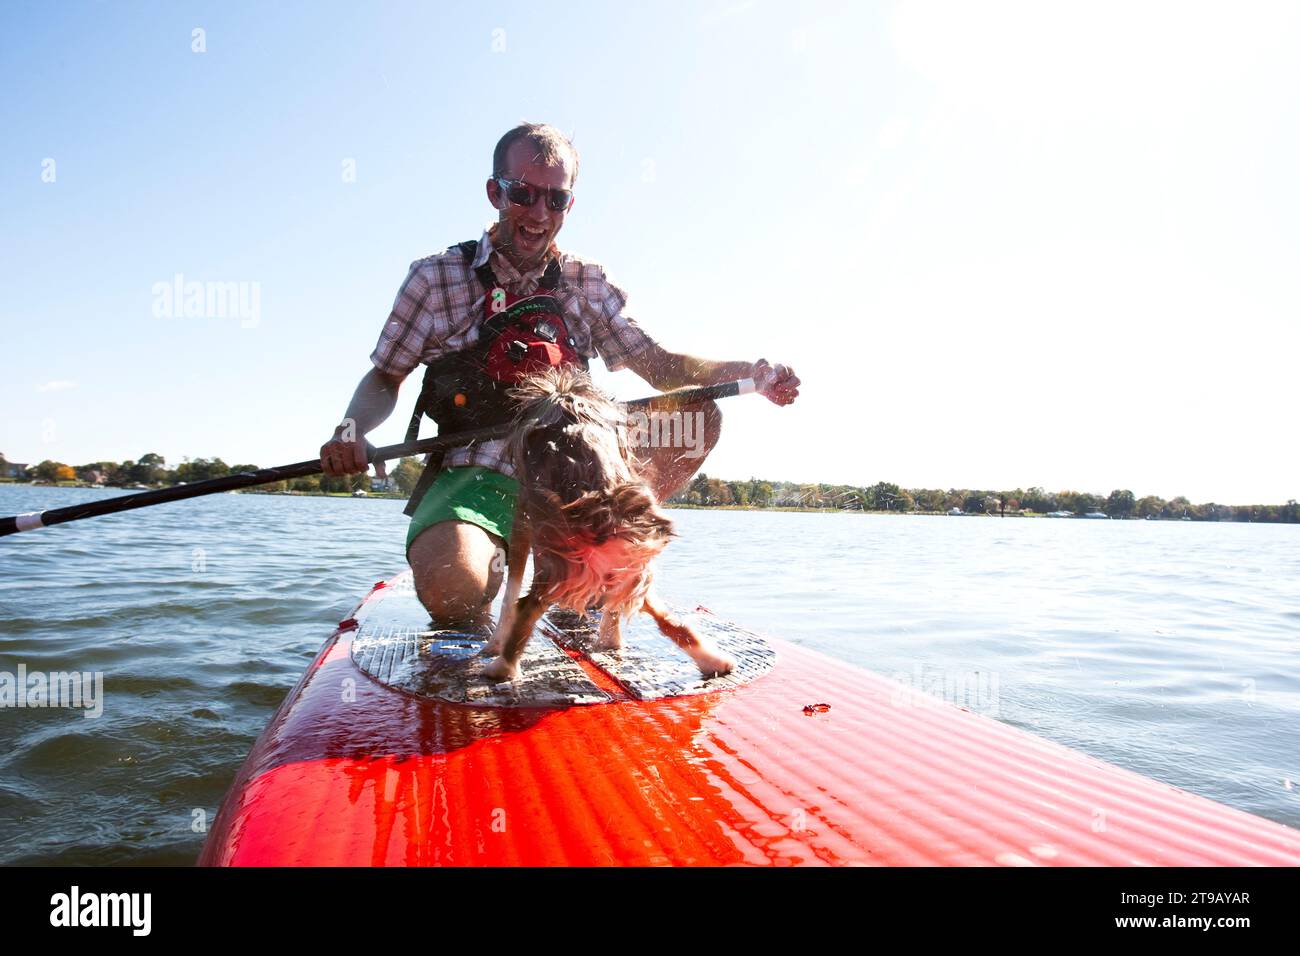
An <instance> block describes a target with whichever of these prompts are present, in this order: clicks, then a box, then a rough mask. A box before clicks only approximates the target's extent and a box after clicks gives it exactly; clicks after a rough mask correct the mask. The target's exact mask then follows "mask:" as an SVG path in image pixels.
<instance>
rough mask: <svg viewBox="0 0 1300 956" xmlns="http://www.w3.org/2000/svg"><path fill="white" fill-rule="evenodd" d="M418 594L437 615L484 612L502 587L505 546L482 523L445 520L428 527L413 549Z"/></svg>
mask: <svg viewBox="0 0 1300 956" xmlns="http://www.w3.org/2000/svg"><path fill="white" fill-rule="evenodd" d="M407 558H408V560H409V561H410V564H411V570H412V572H413V575H414V578H415V590H416V594H417V595H418V596H419V598H420V602H421V603H422V604H423V605H424V607H425V610H427V611H428V612H429V614H430V616H432V617H433V618H435V619H441V620H445V621H446V622H448V623H452V622H456V621H462V620H468V619H474V618H478V617H481V616H482V614H483V613H484V612H485V611H486V609H487V607H488V606H489V605H490V604H491V603H492V599H493V598H494V597H495V596H496V593H497V591H498V590H500V588H501V581H502V578H503V576H504V574H503V572H504V568H505V548H504V546H503V543H502V542H501V539H500V538H498V537H496V536H495V535H490V534H488V533H487V532H486V531H484V530H483V529H482V528H480V527H479V526H478V525H474V524H470V523H469V522H465V521H443V522H439V523H438V524H435V525H432V526H431V527H429V528H426V529H425V530H424V531H422V532H421V533H420V534H419V535H417V536H416V538H415V540H414V541H412V542H411V546H410V548H409V549H408V550H407Z"/></svg>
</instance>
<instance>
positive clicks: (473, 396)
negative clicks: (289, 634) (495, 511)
mask: <svg viewBox="0 0 1300 956" xmlns="http://www.w3.org/2000/svg"><path fill="white" fill-rule="evenodd" d="M456 248H458V249H459V250H460V253H461V255H463V256H464V257H465V258H466V259H467V260H468V261H470V262H473V261H474V258H475V257H476V256H477V255H478V242H477V241H475V240H473V239H471V240H469V241H467V242H462V243H460V244H459V245H458V246H457V247H456ZM474 272H475V275H477V276H478V280H479V282H480V283H482V285H483V291H484V293H485V294H484V298H483V313H484V314H483V324H482V325H481V326H480V327H479V338H478V341H477V342H475V343H474V344H473V345H470V346H468V347H466V348H464V349H461V350H459V351H456V352H451V353H449V354H447V355H443V356H440V357H439V358H436V359H434V360H433V361H432V362H430V363H429V366H428V368H427V369H426V370H425V373H424V383H423V385H421V386H420V397H419V398H417V399H416V402H415V409H414V410H413V412H412V414H411V421H410V423H409V424H408V425H407V427H406V440H407V441H415V440H416V439H417V438H418V437H419V435H420V423H421V422H422V421H423V420H424V416H425V415H428V416H429V417H430V418H432V419H433V420H434V422H436V423H437V425H438V435H439V436H440V437H441V436H446V435H455V434H456V433H458V432H463V431H470V430H473V429H476V428H490V427H492V426H494V425H504V424H506V423H507V422H509V421H510V420H511V419H512V418H514V415H515V406H516V403H515V401H514V400H513V399H511V398H510V397H509V396H508V395H507V392H508V390H509V389H510V388H511V387H513V386H514V385H516V384H518V382H519V380H520V379H522V378H523V377H524V376H525V375H530V374H532V373H535V372H540V371H543V370H545V369H547V368H549V367H552V366H558V365H577V366H578V367H579V368H581V369H582V370H583V371H586V370H587V359H586V358H585V357H584V356H583V355H582V354H581V353H579V352H578V349H577V346H576V344H575V343H574V340H573V336H572V335H570V334H569V329H568V325H567V324H566V322H565V318H564V306H563V305H562V304H561V303H560V301H559V300H558V299H556V298H555V296H554V295H552V294H551V293H553V292H554V291H555V289H556V287H557V286H558V285H559V283H560V262H559V260H558V259H552V260H551V262H550V264H549V265H547V267H546V272H545V273H543V275H542V278H541V279H540V280H539V282H538V283H537V291H536V292H534V293H532V294H531V295H525V296H515V295H511V294H510V293H509V292H508V291H507V290H506V289H505V287H504V286H502V285H501V283H500V282H498V281H497V277H496V275H495V273H493V271H492V267H491V265H489V264H488V263H487V262H484V263H483V264H482V265H481V266H479V267H478V268H477V269H475V270H474ZM441 466H442V455H441V454H436V453H435V454H433V455H431V456H430V457H429V459H428V461H427V463H426V465H425V468H424V471H423V473H422V474H421V475H420V479H419V481H418V482H417V483H416V485H415V489H414V491H412V492H411V498H410V500H409V501H408V502H407V504H406V509H405V513H406V514H408V515H413V514H415V509H416V508H417V507H418V506H419V503H420V499H421V498H423V497H424V493H425V492H426V491H427V490H428V488H429V485H430V484H432V483H433V478H434V476H435V475H436V474H437V472H438V471H439V470H440V468H441Z"/></svg>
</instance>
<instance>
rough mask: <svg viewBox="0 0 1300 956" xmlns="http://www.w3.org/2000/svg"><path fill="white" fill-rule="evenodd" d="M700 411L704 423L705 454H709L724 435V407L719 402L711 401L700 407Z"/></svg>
mask: <svg viewBox="0 0 1300 956" xmlns="http://www.w3.org/2000/svg"><path fill="white" fill-rule="evenodd" d="M700 413H701V416H702V417H701V419H700V421H702V422H703V423H704V427H703V432H704V454H706V455H707V454H708V453H709V452H711V451H713V446H714V445H716V444H717V443H718V439H719V438H721V437H722V409H720V408H719V407H718V403H717V402H712V401H709V402H705V403H704V404H703V405H702V406H701V407H700Z"/></svg>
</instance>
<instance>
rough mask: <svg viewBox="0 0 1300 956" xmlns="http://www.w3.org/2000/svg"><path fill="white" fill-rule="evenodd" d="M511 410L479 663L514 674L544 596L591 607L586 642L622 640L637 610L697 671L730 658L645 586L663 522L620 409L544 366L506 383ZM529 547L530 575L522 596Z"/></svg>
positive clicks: (582, 377) (723, 666)
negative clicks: (596, 625) (504, 557)
mask: <svg viewBox="0 0 1300 956" xmlns="http://www.w3.org/2000/svg"><path fill="white" fill-rule="evenodd" d="M511 394H512V396H513V397H515V398H516V399H518V400H519V402H520V409H519V412H518V414H517V416H516V418H515V421H514V426H513V429H512V431H511V434H510V439H509V454H510V457H511V460H512V462H513V464H514V467H515V477H516V478H517V479H518V481H519V497H518V501H517V503H516V506H515V518H514V525H513V528H512V530H511V534H510V546H509V557H508V560H509V574H508V576H507V578H506V593H505V599H504V601H503V603H502V606H501V620H500V622H499V623H498V624H497V628H496V631H495V633H494V634H493V636H492V640H491V641H490V642H489V643H488V646H487V647H486V648H485V649H484V651H483V653H484V654H486V655H490V656H495V657H496V658H497V659H496V660H495V661H493V662H492V663H491V664H489V665H488V666H487V667H486V668H485V669H484V671H483V673H484V675H485V676H486V677H487V678H488V679H490V680H496V681H502V680H513V679H514V678H516V677H518V675H519V659H520V657H522V656H523V652H524V647H525V646H526V645H527V643H528V639H529V637H531V636H532V633H533V628H534V627H535V626H536V625H537V621H538V620H539V619H540V618H541V616H542V615H543V614H544V613H545V612H546V610H547V608H548V607H550V606H551V605H552V604H558V605H560V606H561V607H567V608H569V609H571V610H573V611H576V612H578V613H579V614H585V613H586V611H587V609H588V608H589V607H593V606H597V605H599V606H600V608H601V611H602V613H601V620H600V631H599V634H598V636H597V641H596V648H597V649H599V650H616V649H618V648H619V647H621V646H622V643H623V637H622V630H621V627H620V622H621V619H622V617H623V616H624V615H627V614H635V613H636V612H637V611H645V612H646V613H647V614H649V615H650V616H651V617H652V618H654V620H655V623H656V624H657V625H658V626H659V630H660V631H661V632H662V633H663V634H664V635H666V636H667V637H668V638H670V639H671V640H672V641H673V643H675V644H676V645H677V646H678V647H680V648H681V649H682V650H683V651H685V652H686V654H687V655H688V656H690V658H691V660H693V661H694V662H695V664H696V666H698V667H699V669H700V672H701V673H703V674H705V675H714V674H726V673H729V672H730V671H731V669H732V668H733V667H734V666H735V662H734V661H733V660H732V659H731V658H730V657H728V656H727V655H726V654H723V653H721V652H720V651H719V650H718V649H717V648H716V647H714V646H713V645H712V644H710V643H709V642H708V641H706V640H704V639H703V638H701V637H700V636H699V635H698V634H696V633H695V632H694V631H693V630H692V629H691V628H690V627H689V626H688V625H687V624H685V623H684V622H682V621H681V620H679V619H678V618H676V617H674V616H673V615H672V614H670V613H669V611H668V608H667V607H666V606H665V605H664V604H663V603H662V602H661V601H660V600H659V598H658V596H657V595H656V594H655V591H654V588H653V574H652V571H651V567H650V565H651V562H652V561H653V560H654V558H655V557H656V556H658V554H659V553H660V552H661V551H663V549H664V548H665V547H667V545H668V540H669V538H671V537H672V535H673V526H672V522H671V521H670V520H669V519H668V516H667V515H665V514H664V512H663V510H662V509H661V508H660V507H659V502H658V500H657V499H656V498H655V494H654V491H653V490H652V489H651V487H650V485H649V484H647V483H646V481H645V480H643V478H642V477H641V468H642V463H641V462H640V460H639V459H638V458H637V457H636V455H635V454H633V453H632V451H631V449H630V447H629V445H628V440H627V412H626V410H625V409H624V408H623V406H621V405H619V404H618V403H617V402H615V401H614V400H613V399H611V398H610V397H609V396H607V395H606V394H605V393H604V392H602V391H601V390H600V389H598V388H596V386H595V385H594V384H593V383H592V381H591V378H590V376H588V375H587V373H585V372H583V371H581V370H579V369H576V368H571V367H567V366H565V367H561V368H554V369H548V370H547V371H545V372H542V373H540V374H538V375H535V376H531V377H529V378H526V379H524V380H523V381H522V382H520V384H519V385H518V386H517V387H516V388H515V389H514V390H513V391H512V393H511ZM530 550H531V552H532V555H533V579H532V583H531V585H530V586H529V590H528V593H527V594H525V595H524V596H522V597H520V593H519V592H520V590H521V586H522V583H523V576H524V564H525V561H526V559H527V557H528V553H529V551H530Z"/></svg>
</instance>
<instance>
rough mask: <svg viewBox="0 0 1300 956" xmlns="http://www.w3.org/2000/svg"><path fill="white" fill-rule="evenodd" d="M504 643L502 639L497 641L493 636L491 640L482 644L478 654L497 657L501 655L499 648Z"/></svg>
mask: <svg viewBox="0 0 1300 956" xmlns="http://www.w3.org/2000/svg"><path fill="white" fill-rule="evenodd" d="M504 645H505V642H504V641H498V640H497V639H496V638H495V637H494V638H492V640H490V641H488V642H487V643H486V644H484V645H483V647H482V648H481V649H480V650H479V652H478V656H479V657H499V656H500V655H501V649H502V647H503V646H504Z"/></svg>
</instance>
